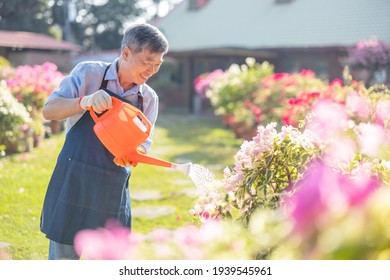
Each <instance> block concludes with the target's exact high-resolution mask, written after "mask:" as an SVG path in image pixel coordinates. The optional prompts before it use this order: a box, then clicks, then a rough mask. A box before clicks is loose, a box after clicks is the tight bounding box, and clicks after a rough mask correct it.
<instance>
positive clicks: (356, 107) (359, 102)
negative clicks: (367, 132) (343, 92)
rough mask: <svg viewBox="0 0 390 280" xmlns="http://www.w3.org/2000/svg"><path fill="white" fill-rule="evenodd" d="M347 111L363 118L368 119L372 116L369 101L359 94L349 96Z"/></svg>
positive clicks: (353, 93)
mask: <svg viewBox="0 0 390 280" xmlns="http://www.w3.org/2000/svg"><path fill="white" fill-rule="evenodd" d="M345 106H346V108H347V110H349V111H351V113H352V114H356V115H358V116H359V117H361V118H364V119H366V118H368V117H369V114H370V104H369V103H368V101H367V100H366V99H365V98H364V97H362V96H360V95H359V94H358V93H357V92H352V93H350V94H349V95H348V96H347V100H346V104H345Z"/></svg>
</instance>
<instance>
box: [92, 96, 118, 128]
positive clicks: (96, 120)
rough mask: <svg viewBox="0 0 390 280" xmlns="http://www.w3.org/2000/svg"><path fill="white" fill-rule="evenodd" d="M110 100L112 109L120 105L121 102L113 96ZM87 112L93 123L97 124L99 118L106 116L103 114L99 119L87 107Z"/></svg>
mask: <svg viewBox="0 0 390 280" xmlns="http://www.w3.org/2000/svg"><path fill="white" fill-rule="evenodd" d="M111 100H112V107H113V108H114V107H116V106H119V105H120V104H121V102H122V101H120V100H119V99H118V98H115V97H113V96H111ZM87 109H88V111H89V112H90V114H91V117H92V119H93V120H94V122H95V123H96V122H98V121H99V119H100V118H102V117H104V116H105V115H106V114H103V115H101V116H100V117H99V116H98V115H96V113H95V111H94V110H93V109H92V107H87Z"/></svg>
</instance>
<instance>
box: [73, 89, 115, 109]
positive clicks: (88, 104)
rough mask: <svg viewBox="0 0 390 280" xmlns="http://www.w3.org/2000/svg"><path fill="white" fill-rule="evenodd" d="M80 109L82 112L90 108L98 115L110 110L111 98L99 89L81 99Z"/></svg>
mask: <svg viewBox="0 0 390 280" xmlns="http://www.w3.org/2000/svg"><path fill="white" fill-rule="evenodd" d="M80 107H81V108H82V109H84V110H88V109H89V108H92V110H94V111H95V112H96V113H98V114H100V113H101V112H103V111H105V110H107V109H111V108H112V100H111V96H110V95H109V94H108V93H107V92H105V91H104V90H102V89H99V90H98V91H97V92H95V93H92V94H91V95H86V96H83V97H81V99H80Z"/></svg>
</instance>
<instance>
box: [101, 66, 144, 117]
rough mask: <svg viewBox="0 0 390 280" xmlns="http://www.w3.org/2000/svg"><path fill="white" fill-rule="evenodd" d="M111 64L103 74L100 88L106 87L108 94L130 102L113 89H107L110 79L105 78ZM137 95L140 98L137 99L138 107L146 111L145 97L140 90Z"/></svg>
mask: <svg viewBox="0 0 390 280" xmlns="http://www.w3.org/2000/svg"><path fill="white" fill-rule="evenodd" d="M110 66H111V63H110V64H108V65H107V67H106V70H105V71H104V75H103V79H102V83H101V84H100V88H101V89H104V90H105V91H106V92H107V93H108V94H110V95H113V96H115V97H117V98H118V97H119V99H121V100H122V101H125V102H129V101H128V100H125V99H123V98H121V97H120V96H119V95H117V94H115V93H113V92H112V91H110V90H108V89H107V85H108V80H105V79H104V78H105V77H106V74H107V71H108V68H110ZM137 96H138V99H137V103H138V104H137V106H136V107H137V108H138V109H139V110H140V111H141V112H143V111H144V97H143V96H142V94H141V92H140V91H138V93H137Z"/></svg>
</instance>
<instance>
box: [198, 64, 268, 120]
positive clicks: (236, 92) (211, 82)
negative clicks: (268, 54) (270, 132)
mask: <svg viewBox="0 0 390 280" xmlns="http://www.w3.org/2000/svg"><path fill="white" fill-rule="evenodd" d="M272 73H273V65H271V64H269V63H268V62H263V63H261V64H259V63H256V61H255V59H253V58H247V59H246V64H243V65H241V66H239V65H237V64H232V65H231V66H230V67H229V68H228V69H227V70H226V71H225V72H223V73H221V72H220V71H219V70H217V71H214V72H212V73H210V74H209V75H206V76H205V75H202V76H200V77H198V78H197V79H196V84H195V85H196V90H197V91H199V92H202V91H205V95H206V97H207V98H209V99H210V103H211V105H212V106H213V108H214V111H215V114H216V115H219V116H224V117H226V119H225V120H227V121H228V122H227V125H230V124H232V123H239V124H240V125H245V122H244V121H245V118H240V117H239V113H240V112H241V111H242V110H243V108H244V106H245V100H247V99H251V98H252V97H251V96H252V94H253V92H254V90H255V89H256V88H257V83H258V81H260V80H261V79H262V78H263V77H266V76H269V75H271V74H272ZM201 81H205V82H204V83H202V82H201Z"/></svg>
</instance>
